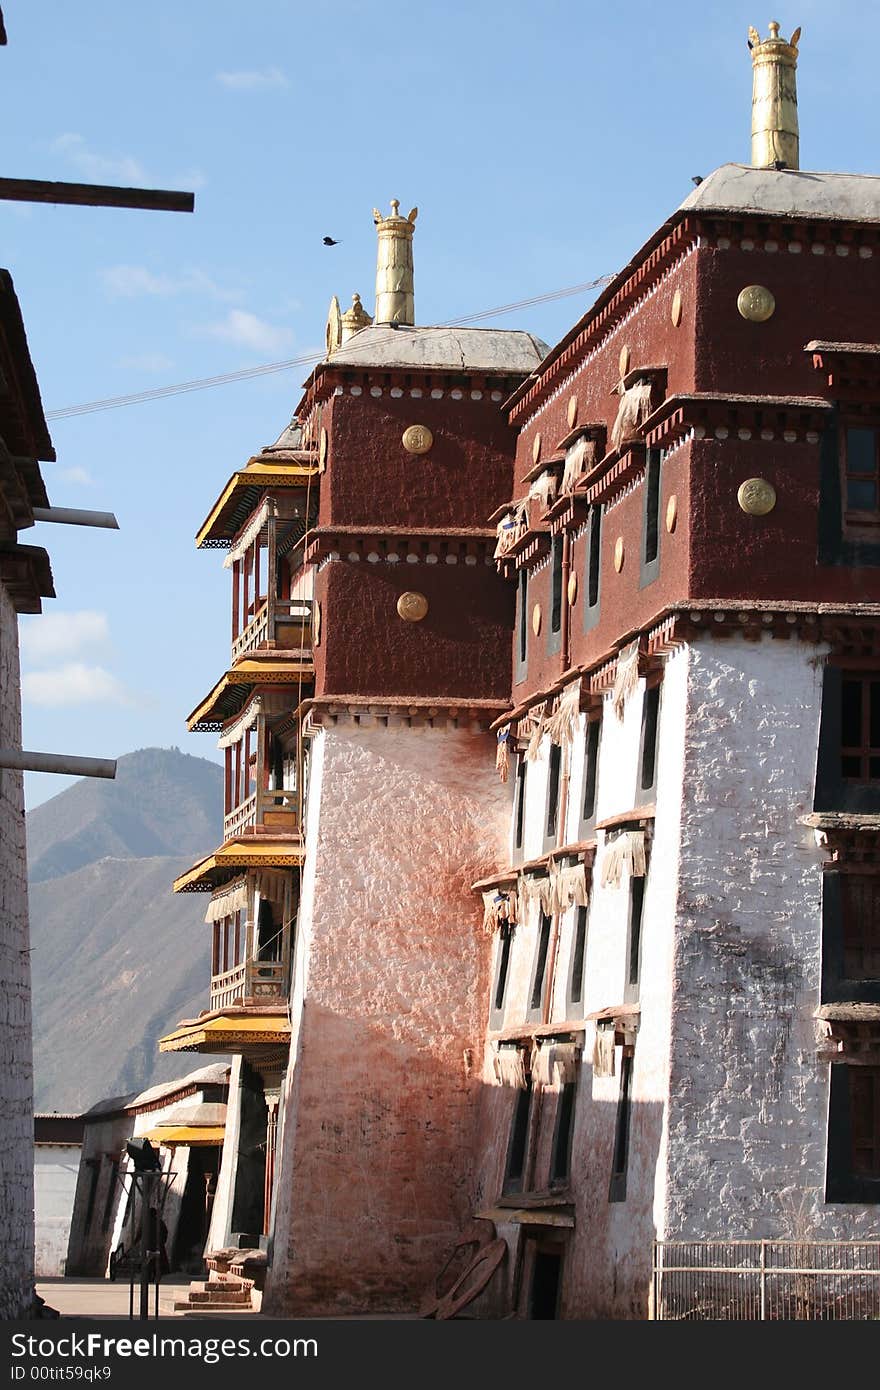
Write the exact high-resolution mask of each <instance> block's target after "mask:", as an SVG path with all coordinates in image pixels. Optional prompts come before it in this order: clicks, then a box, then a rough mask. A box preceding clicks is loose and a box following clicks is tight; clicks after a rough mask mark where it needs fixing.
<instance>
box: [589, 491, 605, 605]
mask: <svg viewBox="0 0 880 1390" xmlns="http://www.w3.org/2000/svg"><path fill="white" fill-rule="evenodd" d="M601 553H602V509H601V507H592V508H591V510H590V520H589V529H588V532H587V604H586V606H587V608H595V607H596V606H597V605H598V602H599V580H600V577H601V565H600V559H601Z"/></svg>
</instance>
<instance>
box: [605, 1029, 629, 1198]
mask: <svg viewBox="0 0 880 1390" xmlns="http://www.w3.org/2000/svg"><path fill="white" fill-rule="evenodd" d="M632 1078H633V1058H632V1055H631V1054H630V1055H627V1054H626V1052H624V1056H623V1058H622V1060H621V1063H620V1095H619V1097H618V1101H617V1114H616V1116H615V1120H614V1152H613V1154H612V1158H611V1186H610V1188H609V1192H608V1200H609V1202H625V1201H626V1171H627V1167H628V1165H629V1137H630V1122H631V1118H632Z"/></svg>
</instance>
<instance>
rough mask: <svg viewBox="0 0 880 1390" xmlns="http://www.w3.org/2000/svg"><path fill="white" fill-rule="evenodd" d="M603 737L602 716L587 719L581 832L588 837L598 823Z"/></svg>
mask: <svg viewBox="0 0 880 1390" xmlns="http://www.w3.org/2000/svg"><path fill="white" fill-rule="evenodd" d="M601 738H602V716H601V714H600V715H598V716H597V717H596V718H595V719H588V720H587V727H586V731H585V736H584V783H583V795H582V796H581V819H580V828H579V834H580V838H581V839H582V840H585V839H587V838H588V835H589V832H590V830H592V829H593V828H594V827H595V824H596V790H597V787H598V783H599V745H600V742H601Z"/></svg>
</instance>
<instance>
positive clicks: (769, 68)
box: [748, 19, 801, 169]
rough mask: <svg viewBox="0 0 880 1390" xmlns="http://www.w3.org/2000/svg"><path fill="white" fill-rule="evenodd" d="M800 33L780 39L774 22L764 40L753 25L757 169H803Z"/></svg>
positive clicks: (754, 147)
mask: <svg viewBox="0 0 880 1390" xmlns="http://www.w3.org/2000/svg"><path fill="white" fill-rule="evenodd" d="M800 36H801V31H800V29H799V28H798V29H795V31H794V33H793V34H792V36H791V38H790V39H782V38H780V37H779V21H778V20H776V19H771V21H770V34H769V37H768V38H766V39H762V38H761V36H760V34H759V33H758V31H757V29H754V28H753V27H752V26H751V25H749V40H748V42H749V48H750V50H751V54H752V164H753V165H754V166H755V168H756V169H771V168H776V169H799V168H800V148H799V137H798V110H797V60H798V41H799V39H800Z"/></svg>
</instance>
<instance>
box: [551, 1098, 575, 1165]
mask: <svg viewBox="0 0 880 1390" xmlns="http://www.w3.org/2000/svg"><path fill="white" fill-rule="evenodd" d="M576 1097H577V1083H576V1082H575V1081H566V1083H565V1085H564V1086H563V1087H562V1090H561V1091H560V1092H559V1097H558V1100H557V1102H556V1125H555V1128H554V1131H553V1149H552V1152H551V1155H550V1186H551V1187H564V1186H565V1185H566V1184H567V1183H568V1181H569V1178H570V1177H571V1141H572V1136H573V1134H574V1105H575V1099H576Z"/></svg>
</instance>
